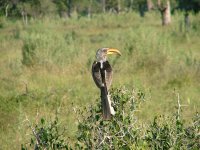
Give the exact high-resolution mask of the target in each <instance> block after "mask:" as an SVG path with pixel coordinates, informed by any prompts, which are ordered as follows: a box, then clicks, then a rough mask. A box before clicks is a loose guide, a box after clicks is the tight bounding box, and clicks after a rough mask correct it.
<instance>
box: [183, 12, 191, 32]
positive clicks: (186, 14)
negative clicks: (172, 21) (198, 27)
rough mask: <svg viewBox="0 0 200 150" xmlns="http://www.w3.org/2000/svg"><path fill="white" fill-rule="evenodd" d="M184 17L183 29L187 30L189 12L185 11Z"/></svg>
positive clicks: (188, 26)
mask: <svg viewBox="0 0 200 150" xmlns="http://www.w3.org/2000/svg"><path fill="white" fill-rule="evenodd" d="M184 16H185V18H184V22H185V31H188V30H189V28H190V18H189V13H188V12H186V13H185V15H184Z"/></svg>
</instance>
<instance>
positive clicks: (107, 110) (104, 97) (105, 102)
mask: <svg viewBox="0 0 200 150" xmlns="http://www.w3.org/2000/svg"><path fill="white" fill-rule="evenodd" d="M101 104H102V110H103V119H104V120H110V119H111V115H114V114H115V111H114V109H113V107H112V106H111V101H110V96H109V94H108V91H107V89H106V87H101Z"/></svg>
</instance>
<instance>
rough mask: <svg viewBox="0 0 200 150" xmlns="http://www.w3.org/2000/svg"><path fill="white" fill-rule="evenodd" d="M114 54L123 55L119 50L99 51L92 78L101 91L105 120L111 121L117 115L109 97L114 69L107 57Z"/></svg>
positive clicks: (103, 49) (106, 49) (104, 49)
mask: <svg viewBox="0 0 200 150" xmlns="http://www.w3.org/2000/svg"><path fill="white" fill-rule="evenodd" d="M113 53H116V54H119V55H121V53H120V52H119V50H117V49H112V48H101V49H99V50H97V53H96V61H94V63H93V65H92V77H93V79H94V82H95V84H96V85H97V87H98V88H99V89H100V91H101V103H102V112H103V118H104V119H105V120H110V119H111V116H112V115H114V114H115V111H114V109H113V107H112V106H111V101H110V95H109V89H110V86H111V83H112V74H113V72H112V67H111V65H110V64H109V62H108V60H107V55H108V54H113Z"/></svg>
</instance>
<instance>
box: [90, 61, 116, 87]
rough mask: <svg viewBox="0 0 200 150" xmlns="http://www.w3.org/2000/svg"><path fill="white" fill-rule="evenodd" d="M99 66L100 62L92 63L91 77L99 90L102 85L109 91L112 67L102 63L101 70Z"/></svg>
mask: <svg viewBox="0 0 200 150" xmlns="http://www.w3.org/2000/svg"><path fill="white" fill-rule="evenodd" d="M100 66H101V65H100V62H97V61H94V63H93V65H92V77H93V79H94V82H95V84H96V85H97V87H98V88H101V87H102V86H103V84H106V88H107V89H109V88H110V86H111V83H112V67H111V66H110V64H109V62H108V61H105V62H103V68H102V69H101V68H100ZM102 78H103V80H102ZM104 80H105V83H104Z"/></svg>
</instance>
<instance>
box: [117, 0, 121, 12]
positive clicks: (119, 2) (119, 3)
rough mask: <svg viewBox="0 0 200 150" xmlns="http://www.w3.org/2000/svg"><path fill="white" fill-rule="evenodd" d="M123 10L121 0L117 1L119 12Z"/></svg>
mask: <svg viewBox="0 0 200 150" xmlns="http://www.w3.org/2000/svg"><path fill="white" fill-rule="evenodd" d="M120 11H121V0H118V1H117V12H118V13H119V12H120Z"/></svg>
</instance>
